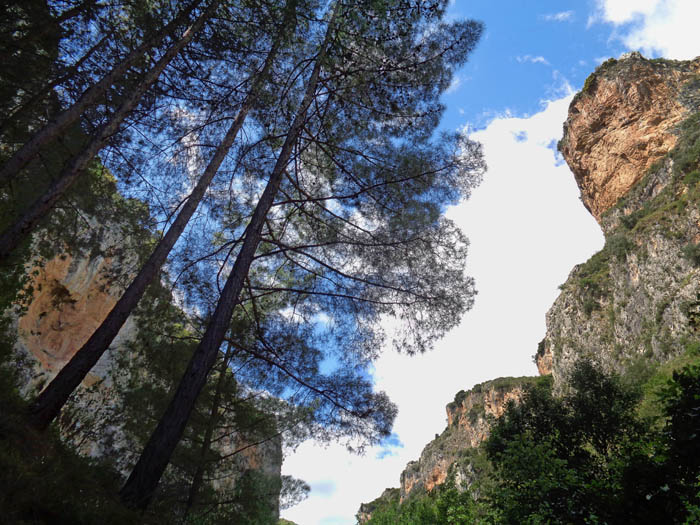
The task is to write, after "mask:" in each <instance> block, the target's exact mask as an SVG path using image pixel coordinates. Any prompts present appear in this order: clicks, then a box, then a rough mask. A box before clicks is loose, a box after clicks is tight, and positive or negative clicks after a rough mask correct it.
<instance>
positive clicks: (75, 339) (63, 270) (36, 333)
mask: <svg viewBox="0 0 700 525" xmlns="http://www.w3.org/2000/svg"><path fill="white" fill-rule="evenodd" d="M112 266H113V260H112V259H111V258H104V257H102V256H97V257H95V258H93V259H88V258H78V259H73V257H71V256H68V255H66V256H62V257H56V258H54V259H52V260H50V261H48V262H47V263H45V264H44V265H42V266H39V267H36V268H35V269H34V272H36V275H35V276H34V278H33V280H32V283H31V284H32V288H33V290H34V292H33V295H32V298H31V302H30V304H29V306H28V308H27V311H26V313H25V314H24V315H23V316H22V317H20V318H19V320H18V345H19V347H20V348H21V350H23V351H24V352H26V353H28V354H30V355H31V356H33V357H34V358H35V359H36V361H37V363H38V365H39V366H38V367H37V376H35V377H36V380H37V381H40V382H41V383H43V382H45V381H46V380H50V379H51V378H53V376H54V375H55V374H56V373H57V372H58V371H59V370H60V369H61V368H62V367H63V365H65V364H66V363H67V362H68V361H69V360H70V358H71V357H73V355H74V354H75V352H77V351H78V349H80V347H81V346H82V345H83V343H85V341H87V339H88V338H89V337H90V335H91V334H92V333H93V331H94V330H95V329H96V328H97V327H98V326H99V325H100V323H102V321H103V320H104V318H105V317H106V316H107V314H108V313H109V312H110V310H111V309H112V307H113V306H114V305H115V304H116V302H117V300H118V298H119V295H118V294H119V293H121V292H122V291H123V290H122V289H121V288H118V289H112V288H110V286H109V284H108V281H107V279H105V275H106V273H108V272H109V271H110V270H112V269H113V268H112ZM133 331H134V323H133V321H132V320H131V319H129V320H128V321H127V323H126V324H125V326H124V327H123V328H122V330H121V331H120V333H119V335H118V336H117V338H116V339H115V341H114V343H113V346H114V347H121V346H122V345H123V344H124V343H125V342H126V341H127V340H128V339H129V338H130V336H131V335H133ZM109 366H110V360H109V354H107V355H106V357H105V358H103V359H102V360H101V361H100V362H99V363H98V365H97V366H96V367H95V369H94V370H93V371H92V372H91V373H90V374H88V376H87V377H86V378H85V380H84V384H85V385H86V386H90V385H92V384H94V383H95V382H97V381H99V380H100V379H105V378H107V377H108V376H109V374H108V368H109Z"/></svg>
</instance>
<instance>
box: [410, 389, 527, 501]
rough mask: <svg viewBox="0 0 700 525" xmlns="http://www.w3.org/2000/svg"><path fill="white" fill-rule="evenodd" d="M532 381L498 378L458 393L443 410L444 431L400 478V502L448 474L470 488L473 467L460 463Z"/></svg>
mask: <svg viewBox="0 0 700 525" xmlns="http://www.w3.org/2000/svg"><path fill="white" fill-rule="evenodd" d="M532 380H533V378H529V377H521V378H512V377H507V378H500V379H494V380H492V381H487V382H486V383H482V384H479V385H475V386H474V387H473V388H472V389H471V390H469V391H466V392H465V391H461V392H459V393H458V394H457V395H456V396H455V399H454V401H453V402H451V403H450V404H448V405H447V407H446V411H447V428H446V429H445V430H444V431H443V432H442V434H440V435H439V436H437V437H436V438H435V439H434V440H433V441H431V442H430V443H428V445H426V447H425V448H424V449H423V452H422V453H421V456H420V458H419V459H418V460H417V461H411V462H410V463H409V464H408V465H407V466H406V469H405V470H404V471H403V473H402V474H401V490H400V497H401V500H404V499H405V498H406V497H408V496H410V495H411V493H413V492H414V491H417V490H425V491H431V490H432V489H433V488H435V487H436V486H438V485H441V484H443V483H444V482H445V481H446V480H447V479H448V477H449V476H450V475H451V474H452V475H455V476H456V477H457V478H458V480H457V481H463V482H465V483H466V485H469V484H470V481H469V480H470V478H471V477H472V472H471V471H472V470H473V466H472V465H470V463H469V461H466V462H460V461H459V459H460V458H463V457H466V456H465V454H464V453H465V452H468V451H469V450H470V449H476V448H477V447H478V446H479V445H480V444H481V443H482V442H483V441H484V440H485V439H486V438H487V437H488V435H489V429H490V427H491V423H492V421H493V420H494V419H496V418H498V417H500V416H501V414H502V413H503V411H504V410H505V407H506V404H507V403H508V401H511V400H512V401H517V400H519V399H520V397H521V396H522V393H523V388H524V386H525V385H527V384H529V383H531V382H532ZM458 485H461V483H458Z"/></svg>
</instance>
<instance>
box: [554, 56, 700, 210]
mask: <svg viewBox="0 0 700 525" xmlns="http://www.w3.org/2000/svg"><path fill="white" fill-rule="evenodd" d="M698 72H700V58H698V59H695V60H693V61H686V62H680V61H673V60H662V59H659V60H646V59H644V58H643V57H642V56H641V55H640V54H639V53H630V54H629V55H623V57H622V58H621V59H620V60H615V59H610V60H608V61H607V62H605V63H604V64H602V65H601V66H600V67H599V68H598V69H597V70H596V71H595V72H594V73H593V74H592V75H591V76H590V77H589V78H588V79H587V80H586V83H585V85H584V88H583V90H582V91H581V93H579V94H578V95H577V96H576V97H575V98H574V100H573V102H572V103H571V106H570V107H569V117H568V119H567V121H566V124H565V125H564V137H563V139H562V140H561V142H560V150H561V153H562V154H563V155H564V158H565V159H566V161H567V163H568V164H569V167H570V168H571V170H572V171H573V173H574V175H575V177H576V181H577V182H578V185H579V187H580V188H581V198H582V200H583V203H584V205H585V206H586V208H588V210H590V212H591V213H592V214H593V216H594V217H595V218H596V219H598V220H600V219H601V216H602V214H603V213H604V212H605V211H606V210H608V209H610V208H611V207H612V206H614V205H615V203H616V202H617V201H618V200H619V199H620V198H621V197H622V196H623V195H625V194H626V193H627V191H629V189H630V188H631V187H632V186H634V185H635V184H636V183H637V182H639V181H640V180H641V178H642V177H643V176H644V173H645V172H646V171H647V169H648V168H649V167H650V166H651V165H652V164H653V163H654V162H656V161H657V160H659V159H660V158H661V157H663V156H664V155H666V154H667V153H668V152H669V151H670V150H671V149H672V148H673V147H674V146H675V144H676V141H677V130H676V128H677V126H678V124H679V123H680V122H681V121H682V120H683V119H685V118H686V117H687V116H688V115H689V114H690V113H691V112H693V111H697V109H698V107H699V105H700V95H699V94H698V92H697V88H698V86H699V85H700V84H699V83H698V81H697V74H698Z"/></svg>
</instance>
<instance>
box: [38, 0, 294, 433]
mask: <svg viewBox="0 0 700 525" xmlns="http://www.w3.org/2000/svg"><path fill="white" fill-rule="evenodd" d="M287 5H288V14H287V16H286V17H285V19H284V21H285V23H286V22H289V21H290V20H291V18H290V16H294V14H295V11H296V0H289V2H288V3H287ZM288 30H289V27H285V24H284V23H283V24H282V27H281V29H280V31H281V32H282V33H280V34H279V36H278V38H277V39H276V41H275V43H274V44H273V47H272V48H271V50H270V52H269V53H268V55H267V58H266V59H265V65H264V66H263V69H262V71H261V72H260V73H258V74H257V75H256V77H255V80H254V81H253V85H252V86H251V88H250V91H249V92H248V95H247V96H246V99H245V100H244V102H243V105H242V106H241V109H240V110H239V112H238V115H237V116H236V118H235V119H234V121H233V123H232V124H231V127H230V128H229V130H228V132H227V133H226V136H225V137H224V139H223V141H222V143H221V145H220V146H219V147H218V148H217V150H216V152H215V153H214V156H213V157H212V159H211V161H209V164H208V165H207V167H206V169H205V170H204V173H203V174H202V176H201V177H200V179H199V181H198V182H197V185H196V186H195V188H194V190H192V193H191V194H190V196H189V197H188V198H187V201H186V202H185V203H184V204H183V206H182V210H180V213H179V214H178V215H177V217H176V218H175V221H173V224H172V225H171V226H170V228H169V229H168V231H167V233H166V234H165V235H164V236H163V238H162V239H161V240H160V242H159V243H158V245H157V246H156V248H155V249H154V250H153V253H152V254H151V256H150V257H149V258H148V261H146V264H144V265H143V267H142V268H141V270H140V271H139V273H138V274H137V275H136V277H135V278H134V280H133V281H132V282H131V284H130V285H129V287H128V288H127V289H126V291H125V292H124V294H123V295H122V296H121V297H120V298H119V301H117V304H115V305H114V308H112V310H111V311H110V312H109V314H108V315H107V317H106V318H105V320H104V321H103V322H102V324H101V325H100V326H99V328H97V330H95V332H94V333H93V334H92V336H90V339H88V340H87V342H86V343H85V344H84V345H83V346H82V348H80V350H78V351H77V352H76V353H75V355H74V356H73V357H72V358H71V360H70V361H69V362H68V363H66V365H65V366H64V367H63V368H62V369H61V371H60V372H59V373H58V375H56V377H55V378H54V379H53V381H51V383H49V384H48V386H47V387H46V388H45V389H44V390H43V391H42V392H41V393H40V394H39V396H38V397H37V399H36V400H35V401H34V403H32V405H31V407H30V411H29V422H30V425H31V426H33V427H34V428H36V429H37V430H40V431H41V430H45V429H46V428H47V427H48V426H49V424H50V423H51V421H53V420H54V419H55V418H56V416H57V415H58V414H59V412H60V411H61V408H63V405H65V403H66V401H68V398H69V397H70V395H71V394H72V393H73V391H74V390H75V389H76V388H77V387H78V385H80V382H81V381H82V380H83V379H84V378H85V376H86V375H87V373H88V372H89V371H90V369H91V368H92V367H93V366H95V364H96V363H97V361H98V360H99V359H100V357H101V356H102V354H104V353H105V351H106V350H107V348H109V345H110V344H111V343H112V341H113V340H114V338H115V337H116V336H117V334H118V333H119V330H120V329H121V327H122V326H123V325H124V323H125V322H126V320H127V318H128V317H129V315H130V314H131V312H132V311H133V309H134V308H135V307H136V305H137V304H138V302H139V300H140V299H141V297H142V296H143V294H144V292H145V291H146V288H147V287H148V285H149V284H150V283H151V281H153V279H154V278H155V276H156V275H157V274H158V272H159V270H160V268H161V267H162V266H163V264H164V263H165V261H166V259H167V258H168V254H169V253H170V251H171V250H172V248H173V246H175V243H176V242H177V240H178V239H179V237H180V235H181V234H182V232H183V231H184V230H185V227H186V226H187V223H188V222H189V220H190V219H191V218H192V215H194V212H195V211H196V209H197V207H198V206H199V203H200V202H201V201H202V199H203V198H204V195H205V193H206V190H207V188H208V187H209V185H210V184H211V181H212V179H213V178H214V175H216V172H217V171H218V169H219V167H220V166H221V163H222V162H223V160H224V158H225V157H226V154H227V153H228V152H229V150H230V149H231V146H232V145H233V142H234V140H235V138H236V136H237V135H238V132H239V131H240V129H241V127H243V123H244V122H245V119H246V117H247V116H248V113H249V112H250V110H251V109H252V107H253V105H254V102H255V99H256V97H257V94H258V92H259V91H260V89H261V88H262V87H263V85H264V83H265V82H266V81H267V78H268V77H269V74H270V71H271V70H272V66H273V64H274V62H275V58H276V55H277V53H278V52H279V49H280V47H281V45H282V42H283V39H284V35H285V34H286V31H288Z"/></svg>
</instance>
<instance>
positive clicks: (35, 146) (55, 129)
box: [0, 0, 202, 246]
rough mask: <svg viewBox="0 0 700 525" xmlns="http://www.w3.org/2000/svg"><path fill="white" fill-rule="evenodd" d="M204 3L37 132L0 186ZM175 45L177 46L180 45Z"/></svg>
mask: <svg viewBox="0 0 700 525" xmlns="http://www.w3.org/2000/svg"><path fill="white" fill-rule="evenodd" d="M201 2H202V0H194V1H193V2H191V3H190V4H189V5H188V6H187V7H186V8H185V9H183V10H182V12H181V13H180V14H179V15H178V16H177V17H175V18H174V19H173V20H171V21H170V22H169V23H168V24H166V25H165V27H163V28H162V29H161V30H160V31H158V32H156V33H155V34H153V35H152V36H151V37H150V38H148V39H146V40H145V41H144V42H143V43H142V44H141V45H140V46H138V47H137V48H136V49H134V50H133V51H132V52H131V53H129V54H128V55H127V56H126V58H125V59H124V60H123V61H122V62H120V63H119V64H117V65H116V66H114V68H112V70H111V71H110V72H109V73H107V74H106V75H105V76H104V77H102V79H100V80H99V81H98V82H97V83H96V84H94V85H92V86H91V87H89V88H88V89H86V90H85V91H84V92H83V94H82V95H81V96H80V98H78V100H76V101H75V103H74V104H73V105H72V106H71V107H69V108H68V109H66V110H64V111H62V112H61V113H59V114H58V115H56V116H55V117H54V118H53V119H51V121H50V122H49V123H48V124H46V125H45V126H44V127H43V128H41V129H40V130H39V131H37V132H36V133H35V134H34V136H33V137H32V138H31V139H29V140H28V141H27V142H26V143H25V144H24V145H23V146H22V147H21V148H20V149H19V150H17V151H16V152H15V153H14V154H13V155H12V157H10V158H9V159H8V160H7V162H5V164H4V165H3V166H2V168H0V184H4V183H5V182H7V181H8V180H9V179H12V178H14V177H15V176H16V175H17V174H18V173H19V171H20V170H21V169H22V168H23V167H24V166H26V165H27V164H28V163H29V161H31V160H32V159H33V158H34V157H35V156H36V155H37V154H38V153H39V150H40V149H41V148H43V147H44V146H46V145H47V144H48V143H50V142H52V141H53V140H55V139H56V138H57V137H58V136H59V135H60V134H61V133H62V132H63V131H65V130H66V129H68V127H69V126H70V125H71V124H73V123H74V122H76V121H77V120H78V119H79V118H80V117H81V115H82V114H83V113H84V111H85V110H86V109H87V108H88V107H89V106H90V105H92V104H94V103H95V102H97V101H98V100H99V99H101V98H102V97H104V95H105V93H106V92H107V91H108V90H109V88H110V87H112V85H113V84H114V82H115V81H116V80H118V79H119V78H120V77H122V76H123V75H124V74H125V73H126V72H127V71H128V70H129V68H131V67H132V66H134V65H135V64H136V63H137V62H138V61H139V60H141V58H142V57H143V55H144V53H146V52H147V51H149V50H150V49H152V48H153V47H155V46H157V45H158V44H160V43H161V42H162V41H163V39H164V38H165V37H166V36H167V35H169V34H170V33H172V32H173V31H174V30H175V29H177V28H178V27H180V26H181V25H182V24H184V23H186V21H187V20H188V19H189V17H190V14H192V11H193V10H194V9H195V8H196V7H197V6H198V5H199V4H200V3H201ZM183 38H184V37H183ZM175 45H177V43H176V44H175ZM0 246H2V245H0Z"/></svg>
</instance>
